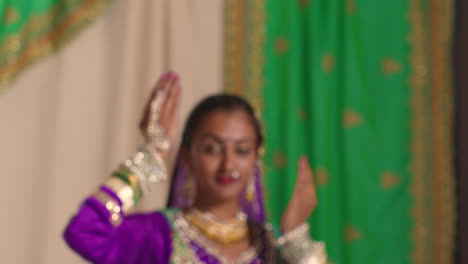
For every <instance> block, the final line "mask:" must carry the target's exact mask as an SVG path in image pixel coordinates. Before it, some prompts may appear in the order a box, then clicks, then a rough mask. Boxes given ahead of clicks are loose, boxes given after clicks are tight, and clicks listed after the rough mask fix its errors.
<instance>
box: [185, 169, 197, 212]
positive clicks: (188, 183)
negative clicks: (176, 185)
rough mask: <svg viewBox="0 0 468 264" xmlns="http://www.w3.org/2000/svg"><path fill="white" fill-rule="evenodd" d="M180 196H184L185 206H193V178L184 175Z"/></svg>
mask: <svg viewBox="0 0 468 264" xmlns="http://www.w3.org/2000/svg"><path fill="white" fill-rule="evenodd" d="M182 195H183V196H184V199H185V200H186V201H187V206H190V205H192V204H193V201H194V199H195V182H194V180H193V177H191V176H189V175H185V181H184V186H183V189H182Z"/></svg>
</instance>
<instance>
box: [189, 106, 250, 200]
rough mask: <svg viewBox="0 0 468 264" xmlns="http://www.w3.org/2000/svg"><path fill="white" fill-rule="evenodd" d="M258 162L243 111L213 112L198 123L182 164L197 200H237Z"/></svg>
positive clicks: (246, 115)
mask: <svg viewBox="0 0 468 264" xmlns="http://www.w3.org/2000/svg"><path fill="white" fill-rule="evenodd" d="M256 160H257V134H256V130H255V127H254V125H253V123H252V120H251V118H250V117H249V115H248V114H247V113H246V112H245V111H243V110H236V109H234V110H216V111H214V112H212V113H209V114H207V115H206V116H204V117H203V119H202V120H201V121H200V124H199V125H198V126H197V128H196V130H195V131H194V134H193V139H192V143H191V145H190V148H189V149H185V150H184V162H185V164H186V166H187V167H188V169H189V172H190V176H192V177H194V180H195V183H196V190H197V197H196V200H197V199H202V200H209V199H215V200H216V201H233V200H234V199H235V200H239V198H240V195H241V194H242V192H243V191H244V189H245V188H246V186H247V184H248V182H249V180H250V178H251V177H252V174H253V170H254V167H255V164H256Z"/></svg>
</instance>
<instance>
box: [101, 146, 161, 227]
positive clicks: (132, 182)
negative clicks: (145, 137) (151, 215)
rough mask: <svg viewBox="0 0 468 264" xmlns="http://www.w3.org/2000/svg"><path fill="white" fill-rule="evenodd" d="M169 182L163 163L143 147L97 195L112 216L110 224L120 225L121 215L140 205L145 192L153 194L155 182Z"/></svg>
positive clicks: (114, 174)
mask: <svg viewBox="0 0 468 264" xmlns="http://www.w3.org/2000/svg"><path fill="white" fill-rule="evenodd" d="M166 179H167V170H166V166H165V164H164V160H163V159H162V157H161V156H160V155H158V154H154V152H152V151H149V150H148V147H141V148H139V149H138V150H137V152H136V153H134V154H133V155H132V156H131V157H130V158H128V159H127V160H125V161H124V162H123V163H122V165H121V166H120V168H119V169H117V170H116V171H115V172H114V173H113V174H112V177H111V178H110V179H108V180H107V181H106V182H105V183H104V184H103V185H102V186H101V187H100V189H99V190H98V191H97V192H96V194H95V195H94V197H95V198H97V199H98V200H100V201H101V202H102V203H103V204H104V205H105V206H106V208H107V210H108V211H109V213H110V221H111V222H112V223H113V224H114V225H119V224H120V223H121V221H122V218H121V216H122V214H123V213H124V212H127V211H128V210H129V209H130V208H132V207H133V206H134V205H136V204H137V203H138V201H139V200H140V198H141V197H142V195H143V193H144V192H145V191H150V186H151V185H152V184H153V183H157V182H161V181H164V180H166Z"/></svg>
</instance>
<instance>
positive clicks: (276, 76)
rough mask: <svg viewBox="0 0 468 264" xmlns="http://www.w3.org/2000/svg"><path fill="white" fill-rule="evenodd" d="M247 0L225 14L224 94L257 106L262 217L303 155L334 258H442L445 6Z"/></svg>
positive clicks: (447, 216) (449, 224)
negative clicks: (264, 204)
mask: <svg viewBox="0 0 468 264" xmlns="http://www.w3.org/2000/svg"><path fill="white" fill-rule="evenodd" d="M253 2H255V3H252V2H250V1H228V5H227V7H226V18H227V19H226V37H225V38H226V57H225V69H226V70H225V89H226V91H228V92H234V93H238V94H242V95H245V96H247V97H248V98H249V99H250V100H252V102H253V103H254V105H255V107H257V109H259V110H260V112H261V117H262V121H263V124H264V130H265V135H266V144H265V155H264V159H263V161H264V172H265V178H264V182H265V186H266V197H267V206H268V210H269V217H270V220H271V221H272V222H275V223H278V222H279V221H280V218H281V215H282V212H283V210H284V209H285V207H286V205H287V203H288V201H289V198H290V196H291V193H292V190H293V186H294V183H295V181H296V173H297V161H298V159H299V157H300V156H301V155H304V154H305V155H307V156H308V157H309V160H310V162H311V164H312V166H313V169H314V175H315V182H316V185H317V191H318V197H319V206H318V208H317V209H316V211H315V212H314V214H313V216H312V217H311V218H310V220H309V223H310V224H311V228H312V236H313V237H314V238H315V239H318V240H324V241H325V242H326V243H327V249H328V253H329V258H330V262H331V263H336V264H338V263H355V264H358V263H359V264H362V263H379V264H385V263H389V264H390V263H418V264H419V263H420V264H422V263H451V258H452V256H451V254H452V248H453V247H452V245H453V241H452V239H453V234H454V230H453V214H454V213H453V199H452V197H453V189H454V188H453V183H452V167H451V155H452V154H451V153H452V152H451V141H450V135H451V123H450V118H451V97H450V96H451V95H450V91H451V90H450V71H449V65H450V62H449V56H450V45H449V44H450V18H451V13H450V10H451V5H450V1H443V0H432V1H430V0H427V1H425V0H406V1H403V0H395V1H383V0H379V1H377V0H367V1H366V0H348V1H343V0H341V1H339V0H315V1H312V0H310V1H308V0H301V1H281V0H270V1H253ZM259 47H260V48H259ZM255 58H256V59H255Z"/></svg>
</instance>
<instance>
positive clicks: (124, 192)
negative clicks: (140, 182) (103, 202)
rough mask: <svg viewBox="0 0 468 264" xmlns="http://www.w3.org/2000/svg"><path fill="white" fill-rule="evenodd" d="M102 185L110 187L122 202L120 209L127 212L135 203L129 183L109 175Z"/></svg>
mask: <svg viewBox="0 0 468 264" xmlns="http://www.w3.org/2000/svg"><path fill="white" fill-rule="evenodd" d="M104 185H105V186H106V187H108V188H109V189H111V190H112V191H113V192H114V193H115V194H116V195H117V196H118V197H119V199H120V201H121V202H122V209H123V211H124V212H127V211H128V210H129V209H130V208H131V207H132V206H133V205H134V204H135V203H134V201H135V198H134V195H135V194H134V192H133V189H132V187H131V186H130V185H128V184H127V183H125V182H124V181H122V180H121V179H119V178H116V177H111V178H110V179H108V180H107V181H106V182H105V183H104Z"/></svg>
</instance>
